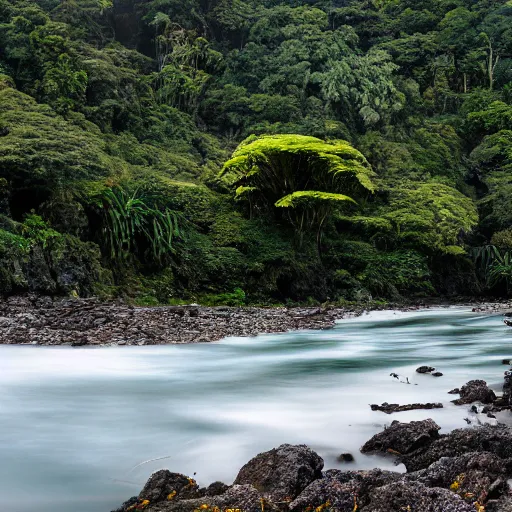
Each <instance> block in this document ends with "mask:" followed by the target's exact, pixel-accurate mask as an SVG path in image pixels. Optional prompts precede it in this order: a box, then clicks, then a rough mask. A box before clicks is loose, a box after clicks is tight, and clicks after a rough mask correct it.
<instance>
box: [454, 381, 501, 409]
mask: <svg viewBox="0 0 512 512" xmlns="http://www.w3.org/2000/svg"><path fill="white" fill-rule="evenodd" d="M459 393H460V398H459V399H457V400H453V403H454V404H455V405H462V404H471V403H473V402H481V403H483V404H491V403H492V402H494V400H496V395H495V394H494V391H493V390H492V389H490V388H489V387H487V382H485V380H470V381H469V382H468V383H466V384H464V386H462V387H461V388H460V392H459Z"/></svg>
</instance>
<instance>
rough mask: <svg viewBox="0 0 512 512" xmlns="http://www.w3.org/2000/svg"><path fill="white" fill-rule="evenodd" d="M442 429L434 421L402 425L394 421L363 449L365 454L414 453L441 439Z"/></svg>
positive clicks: (412, 422) (428, 420)
mask: <svg viewBox="0 0 512 512" xmlns="http://www.w3.org/2000/svg"><path fill="white" fill-rule="evenodd" d="M440 428H441V427H440V426H439V425H438V424H437V423H435V422H434V420H432V419H430V418H429V419H427V420H422V421H411V422H410V423H400V422H399V421H396V420H395V421H393V422H392V423H391V425H390V426H389V427H388V428H386V429H385V430H384V432H381V433H380V434H376V435H374V436H373V437H372V438H371V439H370V440H369V441H367V442H366V443H365V444H364V446H363V447H362V448H361V451H362V452H363V453H369V452H375V451H381V452H386V451H389V450H391V451H393V452H398V453H400V454H404V453H409V452H412V451H414V450H416V449H418V448H421V447H423V446H426V445H429V444H431V443H432V442H433V441H434V440H435V439H437V438H438V437H439V433H438V431H439V429H440Z"/></svg>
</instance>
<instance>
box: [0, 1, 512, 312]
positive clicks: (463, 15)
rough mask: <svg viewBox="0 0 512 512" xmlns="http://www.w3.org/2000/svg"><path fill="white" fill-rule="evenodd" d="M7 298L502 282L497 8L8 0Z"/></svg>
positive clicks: (3, 219) (1, 185)
mask: <svg viewBox="0 0 512 512" xmlns="http://www.w3.org/2000/svg"><path fill="white" fill-rule="evenodd" d="M0 48H1V50H2V51H1V52H0V267H1V268H0V292H1V293H17V292H22V291H25V290H34V291H39V292H43V293H78V294H82V295H88V294H92V293H100V294H104V295H107V296H115V295H117V294H122V295H127V296H129V297H132V298H135V299H136V300H137V301H139V302H140V303H143V304H155V303H158V302H161V303H175V302H179V301H183V300H185V301H189V300H196V301H203V302H205V303H209V304H219V303H229V304H234V305H238V304H243V303H257V302H260V303H276V302H286V301H309V300H312V301H323V300H331V301H337V300H340V301H343V300H368V299H370V298H371V297H373V298H377V297H378V298H397V297H399V296H400V295H401V296H404V295H427V294H428V295H432V294H435V293H456V294H475V293H496V294H506V293H509V292H510V291H511V287H512V264H511V261H512V260H511V257H510V254H511V251H512V235H511V232H512V4H511V3H510V1H508V0H469V1H465V2H462V1H461V0H416V1H415V2H412V1H410V0H368V1H367V0H329V1H328V2H326V1H323V0H319V1H315V0H308V1H306V0H297V1H294V2H289V1H284V0H212V1H210V2H203V1H201V0H180V1H176V0H144V1H142V0H116V1H114V2H111V1H109V0H44V1H37V2H36V1H34V0H0Z"/></svg>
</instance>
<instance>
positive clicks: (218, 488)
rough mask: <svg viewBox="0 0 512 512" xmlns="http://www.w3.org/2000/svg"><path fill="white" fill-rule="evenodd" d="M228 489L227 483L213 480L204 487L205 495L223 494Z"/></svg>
mask: <svg viewBox="0 0 512 512" xmlns="http://www.w3.org/2000/svg"><path fill="white" fill-rule="evenodd" d="M228 489H229V485H226V484H225V483H223V482H213V484H210V485H209V486H208V487H207V488H206V496H218V495H219V494H224V493H225V492H226V491H227V490H228Z"/></svg>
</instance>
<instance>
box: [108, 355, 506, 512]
mask: <svg viewBox="0 0 512 512" xmlns="http://www.w3.org/2000/svg"><path fill="white" fill-rule="evenodd" d="M503 363H506V364H508V362H507V361H503ZM423 368H427V367H420V368H418V370H417V371H420V370H422V369H423ZM449 393H450V394H459V396H460V398H459V399H457V400H453V401H452V402H453V403H455V404H456V405H460V406H464V407H468V406H469V409H468V412H469V413H473V419H474V420H476V421H469V420H468V423H473V424H474V425H475V426H473V427H468V428H462V429H456V430H453V431H452V432H449V433H448V434H442V433H440V430H441V428H440V427H439V425H437V424H436V423H435V422H434V421H433V420H432V419H430V418H429V419H425V420H422V421H411V422H409V423H401V422H399V421H396V420H395V421H393V422H392V423H391V424H390V425H389V426H388V427H387V428H385V429H384V431H382V432H380V433H378V434H376V435H374V436H373V437H372V438H371V439H370V440H369V441H367V442H366V443H365V444H364V445H363V446H362V447H361V452H362V453H372V454H379V453H381V454H383V455H386V456H388V457H389V456H393V457H395V459H396V462H397V464H398V463H402V464H404V466H405V468H406V473H398V472H393V471H384V470H381V469H373V470H370V471H351V470H350V469H349V468H350V461H353V457H352V455H351V454H342V455H340V458H339V460H343V461H348V462H347V464H349V465H348V469H347V470H346V471H343V470H339V469H330V470H327V471H324V461H323V459H322V458H321V457H320V456H319V455H318V454H317V453H315V452H314V451H313V450H311V449H310V448H308V447H307V446H305V445H289V444H284V445H281V446H279V447H278V448H275V449H273V450H270V451H268V452H264V453H260V454H259V455H257V456H256V457H254V458H253V459H252V460H250V461H249V462H248V463H247V464H246V465H245V466H243V467H242V469H241V470H240V471H239V473H238V476H237V477H236V479H235V481H234V482H233V484H232V485H226V484H224V483H221V482H214V483H212V484H211V485H209V486H208V487H205V488H199V486H198V485H197V483H196V482H195V480H194V479H193V478H191V477H188V476H185V475H182V474H179V473H172V472H170V471H169V470H166V469H163V470H160V471H157V472H155V473H153V475H151V477H150V478H149V480H148V481H147V483H146V485H145V486H144V488H143V489H142V491H141V492H140V493H139V495H138V496H134V497H132V498H130V499H129V500H128V501H126V502H125V503H123V504H122V505H121V507H120V508H118V509H117V510H115V511H113V512H135V511H140V510H144V511H145V512H265V511H268V512H271V511H272V512H358V511H362V512H475V511H476V512H512V493H511V488H510V486H509V481H510V479H511V478H512V429H511V428H509V427H508V426H506V425H504V424H500V423H498V422H497V421H496V419H495V418H496V417H495V416H494V415H493V414H492V413H491V411H493V410H494V411H496V410H499V411H504V410H506V411H507V414H508V415H509V416H510V408H511V396H510V371H509V370H507V371H506V372H505V382H504V386H503V395H502V396H500V397H497V396H496V395H495V393H494V392H493V391H492V390H491V389H489V388H488V386H487V384H486V382H485V381H482V380H472V381H469V382H468V383H466V384H465V385H464V386H462V387H461V388H460V389H456V390H453V391H451V392H449ZM414 405H416V406H419V405H421V404H414ZM426 405H427V406H431V405H436V406H437V405H439V406H442V405H441V404H426ZM415 408H419V407H415ZM426 408H432V407H426ZM372 409H373V410H376V409H374V407H373V406H372ZM399 410H400V409H399ZM401 410H408V409H407V408H405V409H401ZM384 412H386V411H384ZM392 412H396V411H392ZM485 413H487V416H486V418H490V421H494V424H484V423H483V422H482V421H481V420H480V419H479V418H478V416H479V415H483V414H485ZM508 422H509V423H510V418H508Z"/></svg>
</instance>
